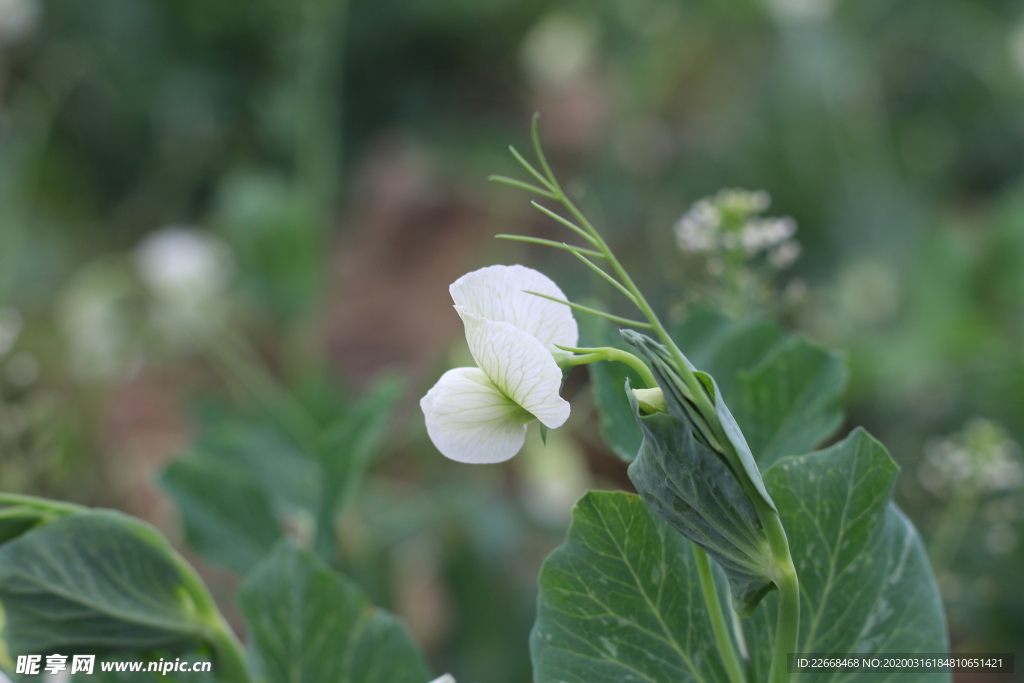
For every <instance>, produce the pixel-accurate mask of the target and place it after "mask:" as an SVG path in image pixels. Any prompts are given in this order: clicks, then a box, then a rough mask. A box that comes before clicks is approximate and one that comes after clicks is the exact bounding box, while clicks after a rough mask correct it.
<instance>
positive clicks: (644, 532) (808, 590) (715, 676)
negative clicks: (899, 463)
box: [531, 430, 950, 683]
mask: <svg viewBox="0 0 1024 683" xmlns="http://www.w3.org/2000/svg"><path fill="white" fill-rule="evenodd" d="M897 469H898V468H897V467H896V465H895V463H894V462H893V460H892V458H891V457H890V456H889V454H888V453H887V452H886V451H885V449H884V448H883V447H882V446H881V445H880V444H879V443H878V442H877V441H875V440H874V439H872V438H871V437H870V436H868V435H867V434H866V433H865V432H863V431H861V430H857V431H855V432H853V433H852V434H851V435H850V436H849V437H848V438H847V439H846V440H844V441H842V442H841V443H839V444H837V445H835V446H833V447H832V448H829V449H827V450H825V451H820V452H816V453H810V454H807V455H803V456H799V457H793V458H787V459H784V460H781V461H780V462H779V463H777V464H776V465H775V466H774V467H772V468H771V469H770V470H768V471H767V472H766V473H765V477H764V479H765V485H766V487H767V488H768V491H769V493H770V494H771V495H772V497H773V498H774V500H775V501H776V502H777V503H778V507H779V510H780V512H781V514H782V519H783V523H784V525H785V528H786V533H787V535H788V536H789V542H790V547H791V548H792V551H793V559H794V562H795V563H796V568H797V574H798V576H799V577H800V589H801V615H800V625H801V630H800V645H799V650H800V651H803V652H835V653H843V652H863V653H881V652H907V653H914V652H936V653H941V652H946V651H947V647H948V645H947V637H946V630H945V618H944V615H943V612H942V602H941V599H940V596H939V593H938V590H937V588H936V585H935V581H934V579H933V577H932V574H931V570H930V568H929V566H928V561H927V556H926V554H925V552H924V549H923V547H922V545H921V541H920V538H919V537H918V535H917V532H916V530H915V529H914V528H913V526H912V525H911V524H910V522H909V521H908V520H907V519H906V517H905V516H904V515H903V514H902V513H901V512H900V511H899V510H898V509H897V508H896V507H895V505H893V504H892V503H891V502H890V495H891V493H892V488H893V484H894V481H895V477H896V473H897ZM699 585H700V584H699V578H698V576H697V572H696V569H695V567H694V565H693V546H692V544H690V543H689V542H688V541H686V540H685V539H684V538H683V537H682V536H681V535H679V534H678V533H675V532H674V530H673V529H672V528H671V527H670V526H669V525H668V524H667V523H666V522H665V521H663V520H662V519H661V518H660V517H658V516H656V515H654V514H652V513H651V512H649V511H648V510H647V508H646V506H645V505H644V504H643V503H642V501H641V500H640V499H639V498H638V497H636V496H633V495H630V494H626V493H605V492H601V493H597V492H591V493H589V494H587V495H586V496H584V497H583V498H582V499H581V500H580V502H579V503H577V505H576V508H575V509H574V511H573V523H572V526H571V527H570V529H569V534H568V539H567V541H566V543H565V545H563V546H561V547H560V548H558V549H557V550H556V551H555V552H554V553H552V555H551V556H550V557H549V558H548V559H547V561H546V562H545V563H544V567H543V568H542V570H541V575H540V597H539V600H538V612H537V621H536V623H535V626H534V633H533V637H532V639H531V653H532V657H533V662H534V668H535V672H536V678H535V680H536V681H537V683H555V682H557V681H566V682H567V683H577V682H578V683H584V682H585V683H612V682H615V683H619V682H620V681H623V680H643V681H654V682H656V683H661V682H662V681H708V682H713V681H724V680H726V678H725V674H724V672H723V670H722V667H721V664H720V658H719V657H718V655H717V654H716V652H715V650H714V649H713V645H712V642H711V638H712V636H711V627H710V624H709V622H708V619H707V614H706V612H705V608H704V604H703V601H702V599H701V595H700V589H699ZM776 603H777V600H776V596H775V594H774V593H773V594H771V595H769V596H768V597H767V598H766V599H765V600H763V601H762V603H761V605H760V606H758V608H757V609H756V610H755V612H754V614H753V616H751V617H749V618H748V619H744V620H743V621H742V623H743V628H744V632H745V642H746V645H747V648H748V650H749V652H750V675H749V676H748V680H750V681H763V680H766V678H767V670H768V662H769V660H770V657H771V646H772V637H773V636H772V634H773V633H774V625H775V613H776V612H775V610H776ZM630 677H632V678H630ZM904 678H905V675H904ZM813 680H815V681H818V682H821V683H827V682H832V681H835V682H838V681H861V680H862V681H864V683H875V682H882V683H884V682H886V681H896V680H903V678H900V675H899V674H893V675H885V674H865V675H861V676H851V675H849V674H819V675H815V676H814V677H813ZM949 680H950V679H949V676H948V675H947V674H917V675H916V676H915V678H914V681H915V683H946V682H948V681H949Z"/></svg>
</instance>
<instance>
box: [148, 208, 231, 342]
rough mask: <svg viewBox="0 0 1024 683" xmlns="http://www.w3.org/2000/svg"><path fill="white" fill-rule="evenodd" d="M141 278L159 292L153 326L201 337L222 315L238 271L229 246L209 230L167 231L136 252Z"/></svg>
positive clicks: (180, 335)
mask: <svg viewBox="0 0 1024 683" xmlns="http://www.w3.org/2000/svg"><path fill="white" fill-rule="evenodd" d="M134 261H135V267H136V270H137V271H138V274H139V278H140V279H141V280H142V282H143V283H144V284H145V285H146V287H147V288H148V289H149V291H150V292H151V293H152V294H153V297H154V301H153V306H152V316H153V323H154V325H155V326H156V327H157V329H158V330H160V331H162V332H163V333H164V334H165V335H167V336H169V337H171V338H172V339H177V340H178V341H181V340H188V339H190V338H192V337H194V336H196V335H197V334H201V333H203V332H204V331H206V330H207V329H209V327H210V326H211V325H212V324H213V323H215V322H216V320H217V318H218V317H219V315H220V314H221V313H222V308H223V304H224V295H225V293H226V291H227V288H228V285H229V284H230V282H231V276H232V274H233V272H234V268H233V260H232V258H231V252H230V251H229V250H228V247H227V245H225V244H224V243H223V242H221V241H220V240H219V239H217V238H216V237H214V236H213V235H211V234H210V233H208V232H203V231H201V230H198V229H196V228H190V227H184V226H171V227H167V228H162V229H161V230H158V231H156V232H154V233H153V234H151V235H149V236H147V237H146V238H145V239H144V240H142V242H140V243H139V245H138V246H137V247H136V249H135V254H134Z"/></svg>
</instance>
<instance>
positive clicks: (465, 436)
mask: <svg viewBox="0 0 1024 683" xmlns="http://www.w3.org/2000/svg"><path fill="white" fill-rule="evenodd" d="M420 408H421V409H422V410H423V415H424V416H425V417H426V422H427V433H428V434H429V435H430V440H431V441H433V442H434V445H435V446H437V450H439V451H441V453H442V454H444V455H445V456H446V457H448V458H451V459H452V460H458V461H459V462H468V463H492V462H503V461H505V460H508V459H509V458H511V457H512V456H513V455H515V454H516V453H518V452H519V449H520V448H522V447H523V441H524V440H525V439H526V423H527V422H528V421H530V420H531V419H532V418H531V417H530V416H529V415H526V414H524V413H523V410H522V409H521V408H519V406H517V405H515V404H514V403H512V401H510V400H509V398H508V397H507V396H505V395H503V394H502V393H501V392H500V391H498V389H497V388H496V387H495V386H494V384H493V383H492V382H491V381H490V380H489V379H487V375H485V374H484V372H483V371H482V370H480V369H479V368H455V369H454V370H449V371H448V372H446V373H444V374H443V375H441V379H439V380H437V384H435V385H434V387H433V388H432V389H431V390H430V391H428V392H427V395H426V396H424V397H423V398H422V399H420Z"/></svg>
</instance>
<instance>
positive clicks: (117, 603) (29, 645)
mask: <svg viewBox="0 0 1024 683" xmlns="http://www.w3.org/2000/svg"><path fill="white" fill-rule="evenodd" d="M179 561H180V560H178V558H177V557H176V555H175V553H174V550H173V549H172V548H171V547H170V545H169V544H168V543H167V541H166V540H164V539H163V537H162V536H160V534H159V533H158V532H157V531H156V530H155V529H153V528H152V527H150V526H148V525H146V524H144V523H142V522H140V521H138V520H135V519H132V518H131V517H128V516H126V515H122V514H120V513H116V512H109V511H94V512H84V513H82V514H78V515H73V516H70V517H65V518H62V519H58V520H56V521H54V522H51V523H50V524H47V525H45V526H43V527H40V528H38V529H36V530H34V531H32V532H30V533H27V534H25V535H23V536H21V537H20V538H18V539H17V540H15V541H12V542H10V543H7V544H5V545H4V546H2V547H0V602H2V603H3V606H4V611H5V613H6V618H7V626H6V629H7V630H6V635H7V643H8V646H9V647H10V650H11V653H12V654H38V653H45V652H53V651H55V650H56V651H59V652H61V653H64V652H68V653H75V652H84V653H88V654H92V653H97V654H99V653H102V652H108V651H113V650H121V651H145V650H150V649H157V648H167V649H170V650H178V649H186V648H191V647H195V646H196V645H198V644H200V643H201V642H203V641H204V640H207V639H208V637H209V635H210V631H209V627H208V624H209V622H208V621H207V619H208V617H207V616H204V615H203V614H202V610H201V609H200V607H199V606H197V604H196V602H195V600H194V599H193V598H192V597H191V594H190V592H189V583H188V578H187V577H186V576H185V575H184V574H183V573H182V569H181V566H180V565H179V564H178V562H179Z"/></svg>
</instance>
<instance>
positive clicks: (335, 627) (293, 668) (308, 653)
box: [239, 543, 431, 683]
mask: <svg viewBox="0 0 1024 683" xmlns="http://www.w3.org/2000/svg"><path fill="white" fill-rule="evenodd" d="M239 601H240V603H241V606H242V611H243V612H244V614H245V619H246V622H247V623H248V625H249V634H250V638H251V644H252V649H253V651H254V653H255V656H256V661H257V663H258V666H259V669H260V671H261V673H262V676H263V678H264V680H265V681H266V683H323V682H325V681H330V682H331V683H425V682H426V681H428V680H430V679H431V676H430V675H429V672H428V670H427V667H426V664H425V663H424V660H423V655H422V654H420V652H419V650H418V649H417V648H416V646H415V645H413V643H412V641H411V640H410V639H409V636H408V634H407V633H406V631H405V629H404V628H403V627H402V625H401V624H400V623H399V622H398V620H397V619H396V618H395V617H394V616H392V615H391V614H389V613H388V612H386V611H384V610H382V609H379V608H376V607H374V606H373V605H371V604H370V601H369V600H368V599H367V597H366V595H365V594H364V593H363V591H362V590H360V589H359V587H358V586H356V585H355V584H354V583H352V582H351V581H350V580H348V579H346V578H345V577H343V576H342V575H340V574H338V573H337V572H335V571H333V570H332V569H330V568H329V567H328V566H327V565H326V564H324V563H323V562H322V561H320V560H319V559H318V558H317V557H316V556H315V555H313V554H312V553H310V552H308V551H305V550H301V549H299V548H296V547H295V546H294V545H292V544H290V543H283V544H281V545H280V546H278V548H277V549H276V550H275V551H274V552H273V553H272V554H271V555H270V556H268V557H267V559H266V560H264V561H263V562H262V563H261V564H260V565H258V566H257V567H256V569H255V570H253V573H252V574H251V575H250V576H249V577H248V578H247V579H246V581H245V583H244V584H243V585H242V589H241V591H240V593H239Z"/></svg>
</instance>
